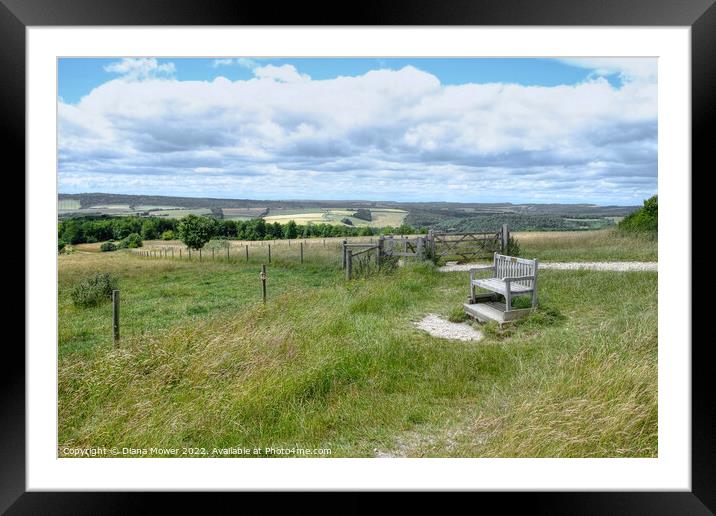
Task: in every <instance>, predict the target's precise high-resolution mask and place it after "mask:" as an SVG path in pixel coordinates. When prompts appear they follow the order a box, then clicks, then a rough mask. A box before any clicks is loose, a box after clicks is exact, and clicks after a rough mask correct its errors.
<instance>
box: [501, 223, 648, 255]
mask: <svg viewBox="0 0 716 516" xmlns="http://www.w3.org/2000/svg"><path fill="white" fill-rule="evenodd" d="M513 235H514V237H515V238H516V239H517V241H518V243H519V245H520V250H521V253H520V254H521V255H522V256H525V257H529V258H538V259H539V260H542V261H554V262H559V261H575V262H599V261H646V262H648V261H657V259H658V257H657V255H658V252H657V250H658V249H657V248H658V242H657V240H656V238H655V237H654V236H651V235H646V234H625V233H623V232H621V231H619V230H617V229H613V228H612V229H601V230H594V231H536V232H519V233H514V234H513Z"/></svg>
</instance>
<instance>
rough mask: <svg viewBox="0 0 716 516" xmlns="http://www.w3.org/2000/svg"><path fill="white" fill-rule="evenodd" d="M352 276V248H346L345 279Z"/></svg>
mask: <svg viewBox="0 0 716 516" xmlns="http://www.w3.org/2000/svg"><path fill="white" fill-rule="evenodd" d="M352 277H353V250H352V249H347V250H346V279H347V280H350V279H351V278H352Z"/></svg>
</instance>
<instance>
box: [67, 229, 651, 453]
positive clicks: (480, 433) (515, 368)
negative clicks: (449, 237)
mask: <svg viewBox="0 0 716 516" xmlns="http://www.w3.org/2000/svg"><path fill="white" fill-rule="evenodd" d="M592 234H593V235H594V238H595V239H596V240H595V242H594V246H593V247H594V249H597V250H598V254H599V253H604V254H606V253H607V252H608V251H607V249H608V247H609V245H607V244H606V243H600V242H601V239H603V238H606V237H604V236H602V235H600V234H595V233H592ZM567 237H568V238H567V240H568V241H569V243H563V245H560V244H558V243H557V242H556V241H553V242H552V245H548V244H547V243H545V242H544V239H543V238H534V239H533V240H532V241H531V242H529V243H528V242H527V239H522V238H521V242H523V241H524V244H523V248H527V249H530V247H529V246H530V245H531V246H532V249H535V250H536V252H537V251H539V252H541V253H542V254H543V255H544V256H549V255H550V252H552V255H553V256H589V249H590V248H591V245H590V244H591V241H590V240H589V239H584V240H581V241H580V242H581V245H582V246H586V247H587V250H582V249H581V248H580V245H579V244H578V243H577V241H576V240H574V239H573V238H572V237H570V236H567ZM548 238H554V237H552V236H549V237H548ZM329 244H331V242H329ZM612 245H614V244H612ZM259 247H260V246H259ZM551 249H558V251H557V250H556V251H551ZM600 249H601V250H602V251H599V250H600ZM294 250H295V251H296V252H297V251H298V246H297V245H295V242H294V243H292V245H291V251H292V252H293V251H294ZM313 251H314V252H313V253H312V254H310V255H309V254H307V256H306V263H304V264H303V265H301V264H299V263H298V262H297V260H295V259H294V258H292V257H291V256H288V255H286V256H285V257H283V258H281V257H279V258H277V259H275V260H274V261H273V262H272V264H271V266H270V267H269V281H268V289H269V301H268V303H267V304H266V305H265V306H264V305H262V303H261V302H260V284H259V281H258V266H259V264H260V263H261V262H263V261H264V260H263V258H262V257H261V256H259V255H256V256H253V257H251V259H250V262H249V263H248V264H246V263H243V262H242V260H240V259H238V258H237V259H236V261H234V262H233V263H232V262H229V263H227V262H225V261H219V260H216V261H211V260H209V259H207V258H206V255H205V258H204V260H203V261H202V262H199V261H198V260H196V259H194V261H192V262H188V261H183V262H179V261H178V260H168V259H167V260H160V259H150V258H143V257H139V256H137V255H133V254H131V253H128V252H116V253H89V252H76V253H74V254H70V255H66V256H65V255H61V256H59V349H58V367H59V371H58V373H59V375H58V378H59V428H58V441H59V444H60V445H61V446H118V447H123V446H129V447H147V448H149V447H179V448H181V447H183V446H193V447H203V448H206V452H207V454H208V455H218V453H216V452H214V448H224V447H235V446H245V447H267V446H275V447H294V446H299V447H304V448H330V449H331V451H332V453H331V456H334V457H335V456H351V457H356V456H357V457H370V456H374V455H376V454H383V455H395V456H410V457H419V456H443V457H452V456H474V457H654V456H656V455H657V449H658V446H657V324H656V323H657V274H656V273H654V272H631V273H613V272H594V271H553V270H546V271H544V272H542V273H541V274H540V278H541V279H540V310H539V311H538V312H537V313H536V314H534V315H533V316H531V317H530V318H528V319H527V320H524V321H522V322H520V323H519V324H518V325H516V326H514V327H512V328H510V329H506V330H499V329H498V328H497V327H494V326H491V325H487V326H485V327H483V329H484V330H485V332H486V338H485V339H484V340H483V341H481V342H479V343H463V342H459V341H446V340H442V339H437V338H434V337H431V336H429V335H427V334H426V333H423V332H421V331H419V330H417V329H416V328H415V327H414V325H413V322H414V321H416V320H418V319H419V318H421V317H422V316H423V315H425V314H426V313H430V312H432V313H437V314H441V315H444V316H451V317H453V318H455V317H457V316H459V314H460V311H461V304H462V302H463V301H464V300H465V298H466V296H467V273H440V272H437V270H436V269H435V267H434V266H432V265H431V264H414V265H409V266H407V267H404V268H399V269H397V270H395V271H393V272H391V273H383V274H380V275H378V276H373V277H371V278H368V279H362V280H354V281H351V282H346V281H345V280H344V279H343V277H342V273H341V272H342V271H341V270H340V267H339V265H338V260H337V259H336V258H337V256H336V248H333V247H332V245H327V246H326V247H325V248H324V247H323V246H322V242H319V243H318V245H317V246H316V247H315V248H314V249H313ZM286 252H288V246H286ZM624 255H625V253H624V252H622V256H624ZM636 255H638V256H642V255H643V256H647V255H648V251H646V250H644V249H642V250H641V251H638V252H635V256H636ZM654 257H655V249H654ZM590 259H597V258H590ZM614 259H622V258H620V257H619V256H617V257H615V258H614ZM93 271H108V272H113V273H115V274H116V275H117V276H118V277H119V288H120V290H121V291H122V321H123V322H122V331H123V336H122V340H121V346H120V347H119V348H118V349H115V348H113V346H112V343H111V305H110V304H104V305H101V306H99V307H96V308H91V309H77V308H75V307H73V306H72V305H71V303H70V302H69V298H68V289H69V288H70V287H71V285H73V284H74V283H75V282H76V281H77V280H78V279H79V278H80V277H83V276H85V275H87V274H89V273H91V272H93ZM615 299H619V302H618V303H615V302H614V300H615Z"/></svg>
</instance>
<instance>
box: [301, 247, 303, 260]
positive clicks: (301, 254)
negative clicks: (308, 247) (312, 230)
mask: <svg viewBox="0 0 716 516" xmlns="http://www.w3.org/2000/svg"><path fill="white" fill-rule="evenodd" d="M301 263H303V242H301Z"/></svg>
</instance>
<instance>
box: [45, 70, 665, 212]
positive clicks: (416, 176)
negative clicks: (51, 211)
mask: <svg viewBox="0 0 716 516" xmlns="http://www.w3.org/2000/svg"><path fill="white" fill-rule="evenodd" d="M610 66H611V65H610ZM136 68H137V66H135V65H132V66H128V65H125V67H124V68H123V69H126V70H129V72H126V73H130V72H131V71H132V70H135V69H136ZM150 68H151V67H150ZM152 69H153V68H152ZM256 70H258V72H256V71H255V75H256V78H254V79H250V80H239V81H230V80H228V79H226V78H224V77H219V78H217V79H215V80H213V81H178V80H175V79H162V80H159V79H158V78H157V77H156V76H152V75H151V73H150V74H144V75H143V77H144V80H141V81H126V80H113V81H109V82H107V83H105V84H103V85H101V86H99V87H98V88H96V89H94V90H93V91H92V92H91V93H90V94H88V95H87V96H85V97H84V98H83V99H82V100H81V101H80V102H79V103H78V104H76V105H69V104H65V103H63V102H61V101H60V105H59V128H60V129H59V130H60V149H59V156H60V159H59V168H60V189H61V190H62V188H68V189H71V190H72V191H90V190H100V191H113V190H108V188H110V187H115V186H116V188H118V190H117V191H123V192H127V193H131V192H129V190H131V191H136V192H137V193H145V192H154V193H165V194H170V193H172V194H188V195H199V194H205V195H214V196H218V195H221V196H224V197H259V198H281V197H283V198H300V197H304V198H305V197H310V198H318V197H323V198H348V197H353V198H373V199H387V198H395V199H410V198H413V199H424V200H436V199H445V200H472V201H480V200H488V199H489V200H494V199H502V200H508V201H509V200H511V201H528V200H530V199H531V200H534V201H535V202H544V201H559V200H563V201H574V200H580V201H583V202H618V203H640V202H641V200H642V199H643V198H646V197H648V196H649V195H652V194H653V193H654V192H655V191H656V169H657V167H656V156H657V151H656V148H657V147H656V146H657V138H656V133H657V116H656V115H657V113H656V107H657V102H656V100H657V96H656V95H657V90H656V84H655V83H651V82H649V81H644V80H638V81H637V80H633V81H627V82H625V83H624V84H623V86H621V87H620V88H614V87H612V86H611V85H610V84H609V83H608V82H607V81H606V80H605V79H603V78H594V79H592V80H589V81H587V82H584V83H581V84H577V85H573V86H556V87H535V86H531V87H526V86H519V85H514V84H509V85H507V84H464V85H451V86H446V85H442V84H440V81H439V80H438V79H437V78H436V77H435V76H433V75H431V74H429V73H426V72H424V71H421V70H418V69H416V68H413V67H409V66H408V67H405V68H403V69H401V70H397V71H393V70H374V71H371V72H368V73H366V74H364V75H361V76H357V77H338V78H335V79H330V80H320V81H318V80H311V79H310V77H308V76H306V75H302V74H300V73H299V72H298V71H297V70H296V69H295V68H294V67H292V66H290V65H284V66H281V67H278V66H273V65H267V66H264V67H259V68H257V69H256ZM457 185H463V188H458V187H457ZM168 188H169V189H171V190H170V191H169V190H167V189H168ZM63 191H64V190H63Z"/></svg>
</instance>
